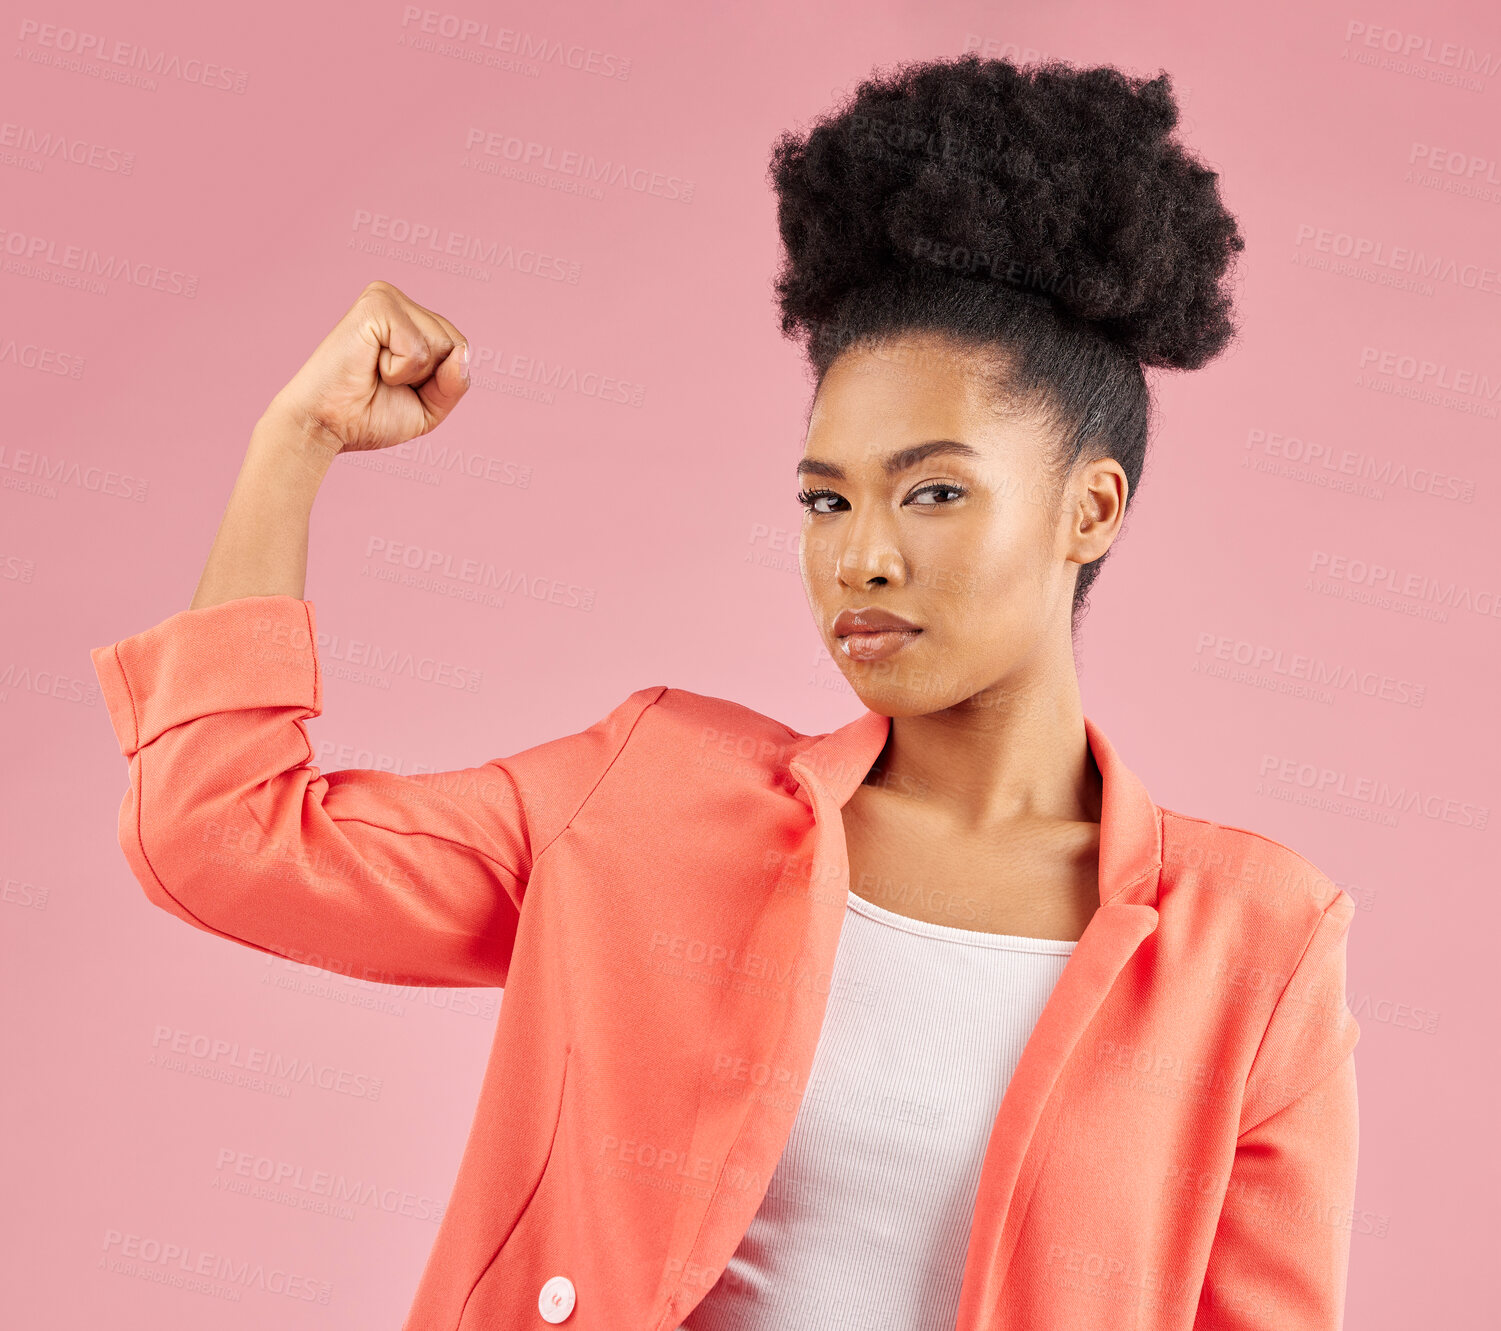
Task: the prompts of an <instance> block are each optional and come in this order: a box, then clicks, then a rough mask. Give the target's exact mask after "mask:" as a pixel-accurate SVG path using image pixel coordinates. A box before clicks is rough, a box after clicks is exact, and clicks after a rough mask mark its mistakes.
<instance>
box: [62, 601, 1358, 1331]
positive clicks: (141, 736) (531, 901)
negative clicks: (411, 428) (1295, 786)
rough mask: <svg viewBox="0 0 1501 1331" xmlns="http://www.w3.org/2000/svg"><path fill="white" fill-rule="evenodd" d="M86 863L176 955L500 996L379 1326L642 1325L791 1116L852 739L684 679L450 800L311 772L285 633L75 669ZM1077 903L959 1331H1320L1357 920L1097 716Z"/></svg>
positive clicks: (1299, 864) (718, 1250) (837, 854)
mask: <svg viewBox="0 0 1501 1331" xmlns="http://www.w3.org/2000/svg"><path fill="white" fill-rule="evenodd" d="M91 655H92V659H93V662H94V666H95V669H96V671H97V673H98V676H99V681H100V684H101V686H102V688H103V696H104V698H105V701H106V704H107V706H108V710H109V715H110V720H111V722H112V724H113V727H114V731H115V734H116V736H117V738H118V740H119V743H120V750H121V752H122V753H123V754H124V755H125V756H126V758H128V759H129V769H130V789H129V791H128V792H127V793H126V795H125V798H124V801H123V803H122V804H121V806H120V816H119V840H120V845H121V847H122V849H123V850H124V853H125V857H126V859H127V861H128V863H129V865H130V868H131V870H132V872H133V873H134V875H135V877H136V879H137V881H138V882H139V883H140V885H141V886H142V888H144V889H145V893H146V895H147V897H148V898H149V899H150V900H151V901H152V902H154V903H155V904H156V905H158V906H160V907H162V908H163V909H164V910H168V911H171V912H172V914H174V915H176V916H178V917H180V918H181V919H183V920H185V921H187V922H188V923H189V924H191V925H194V926H195V927H197V928H199V929H202V930H205V931H206V932H208V933H212V934H217V935H218V936H219V937H221V938H227V939H230V940H232V941H234V942H236V943H241V944H244V945H245V946H247V947H253V948H257V949H259V950H261V951H263V952H269V953H272V954H275V955H277V956H281V957H288V958H293V959H295V960H297V961H300V962H304V963H311V964H314V965H316V966H320V967H323V968H325V969H328V970H332V971H338V972H342V973H345V974H349V975H356V976H361V977H366V978H368V979H370V980H374V981H379V982H383V983H388V984H400V985H440V986H476V985H486V986H501V987H503V988H504V989H505V995H504V1000H503V1002H502V1003H501V1006H500V1013H499V1016H498V1018H497V1023H496V1030H495V1041H494V1046H493V1050H492V1052H491V1055H490V1061H489V1065H488V1067H487V1069H486V1072H485V1076H484V1080H483V1086H482V1090H481V1094H480V1101H479V1105H478V1108H477V1112H476V1115H475V1118H474V1121H473V1125H472V1128H471V1131H470V1135H469V1138H468V1141H467V1144H466V1146H465V1149H464V1153H463V1158H462V1162H461V1166H460V1170H459V1174H458V1178H457V1181H456V1183H455V1185H454V1190H453V1194H452V1199H451V1201H450V1204H449V1206H448V1209H447V1211H446V1213H445V1214H444V1216H443V1219H442V1223H441V1225H440V1226H439V1229H438V1233H437V1238H436V1240H435V1242H434V1246H433V1249H432V1252H431V1256H430V1257H429V1259H428V1262H427V1264H426V1267H425V1268H424V1271H423V1274H422V1277H421V1280H420V1282H419V1284H418V1287H417V1291H416V1297H415V1301H414V1303H413V1305H412V1308H411V1311H410V1313H409V1315H408V1317H407V1319H406V1321H405V1324H404V1326H405V1331H481V1328H484V1329H485V1331H515V1329H516V1328H526V1327H533V1326H535V1327H543V1326H546V1325H548V1324H551V1323H557V1322H563V1323H565V1324H567V1325H571V1326H575V1327H578V1328H598V1329H600V1331H673V1328H675V1327H677V1326H678V1325H679V1324H680V1323H681V1322H682V1321H683V1320H684V1319H685V1318H686V1317H688V1316H689V1314H690V1313H691V1312H692V1310H693V1308H694V1306H695V1305H696V1304H697V1303H698V1302H699V1300H700V1299H702V1298H703V1296H704V1294H705V1293H706V1291H707V1290H708V1289H709V1287H710V1286H711V1285H713V1284H714V1282H715V1281H716V1280H717V1279H718V1277H719V1275H720V1273H721V1272H722V1271H723V1270H724V1268H725V1263H726V1261H727V1260H728V1259H729V1257H730V1256H731V1254H732V1253H733V1252H734V1251H735V1248H736V1246H737V1245H738V1244H739V1242H740V1240H741V1237H742V1236H743V1235H744V1234H745V1232H746V1229H747V1227H748V1226H749V1224H750V1221H751V1218H752V1216H753V1215H754V1214H755V1211H756V1209H757V1206H758V1205H759V1204H760V1202H761V1199H762V1196H763V1195H764V1193H765V1191H766V1188H767V1185H768V1183H769V1181H770V1177H771V1173H772V1170H773V1169H774V1168H775V1167H776V1164H777V1161H778V1159H779V1157H780V1154H781V1152H782V1150H783V1148H784V1146H785V1144H786V1142H787V1139H788V1136H789V1133H790V1130H791V1127H792V1121H793V1116H794V1114H795V1113H796V1111H797V1106H798V1103H799V1099H800V1097H801V1095H802V1093H803V1091H804V1089H805V1085H806V1079H807V1076H808V1072H809V1068H810V1065H811V1062H812V1058H813V1053H814V1047H815V1045H816V1043H817V1040H818V1035H819V1029H820V1025H821V1023H822V1020H823V1014H824V1010H825V1005H826V1002H827V999H828V992H829V979H830V974H831V970H832V967H833V963H834V957H835V947H836V944H837V942H838V939H839V932H840V926H841V923H842V921H843V919H844V915H845V907H846V901H847V894H848V890H849V888H848V879H849V870H848V861H847V858H846V847H845V841H844V831H843V824H842V820H841V817H840V808H841V806H842V805H843V804H844V803H845V802H846V801H847V800H848V799H849V797H850V795H851V794H852V793H853V792H854V791H855V790H856V789H857V787H858V786H859V785H860V784H861V781H862V779H863V778H864V776H865V775H866V773H867V772H868V771H869V770H870V768H871V766H872V765H873V763H874V762H875V759H876V757H877V756H878V755H879V753H880V751H881V748H882V745H883V744H884V742H885V739H886V735H887V730H888V726H889V724H890V723H889V718H887V717H885V716H883V715H881V714H879V713H876V712H872V711H866V712H865V713H864V714H863V715H861V716H859V717H857V718H856V719H855V720H853V721H851V722H849V723H848V724H847V725H844V726H841V727H840V728H838V729H837V730H834V731H832V732H831V733H829V734H824V735H816V736H809V735H802V734H799V733H798V732H796V731H794V730H791V729H789V728H788V727H786V726H783V725H780V724H778V723H777V722H775V721H773V720H770V719H769V718H767V717H765V716H762V715H760V714H759V713H757V712H754V711H752V710H750V709H749V708H746V707H742V706H739V705H738V704H736V703H733V702H728V701H725V700H723V699H720V698H711V697H704V696H702V695H700V694H696V693H691V692H688V691H687V690H684V689H674V688H668V687H665V686H662V685H656V686H653V687H651V688H643V689H638V690H637V691H636V692H634V693H632V694H631V695H630V696H629V697H628V698H626V699H625V700H624V701H623V702H621V703H620V704H619V705H618V706H616V707H615V708H614V710H613V711H611V712H610V713H609V715H608V716H605V717H603V718H602V719H601V720H599V721H598V722H596V723H595V724H594V725H591V726H590V727H589V728H588V729H587V730H584V731H582V732H580V733H578V734H571V735H566V736H563V737H562V738H559V739H554V740H551V741H549V742H547V743H544V744H539V745H537V746H536V747H534V748H530V749H527V750H526V751H525V752H522V753H518V754H515V755H514V756H512V757H509V758H496V759H492V760H490V761H488V762H485V763H482V764H480V765H479V766H476V767H472V768H467V769H463V770H459V771H452V772H443V773H428V774H421V775H398V774H394V773H391V772H380V771H367V770H348V771H331V772H319V770H318V769H317V768H316V767H315V766H313V765H312V764H311V759H312V757H313V751H312V749H311V747H310V746H309V743H308V735H307V731H306V729H305V725H304V723H305V722H306V721H307V720H308V719H309V718H310V717H316V716H318V715H319V714H320V711H321V705H322V677H321V675H320V673H319V663H318V652H317V631H316V628H315V621H314V617H313V606H312V603H311V602H309V601H304V600H298V599H296V598H293V597H289V596H269V597H262V596H257V597H245V598H241V599H237V600H233V601H228V602H225V603H223V604H220V605H217V606H209V607H205V608H202V609H197V610H185V611H182V612H179V613H177V614H174V615H172V616H171V617H170V618H169V619H167V620H165V621H163V622H162V623H160V624H158V625H157V626H155V627H153V628H150V629H147V630H145V631H143V632H140V633H137V634H136V635H135V636H133V637H128V638H124V639H122V640H121V641H119V642H116V643H113V644H111V645H109V646H104V647H98V648H95V649H94V650H93V651H92V653H91ZM1085 730H1086V733H1087V736H1088V742H1089V746H1090V749H1091V750H1092V751H1093V753H1094V757H1095V761H1096V763H1097V764H1098V765H1099V769H1100V773H1101V775H1102V777H1103V778H1104V804H1103V809H1102V814H1101V819H1100V865H1099V883H1100V905H1099V909H1098V910H1097V911H1096V912H1095V914H1094V916H1093V918H1092V919H1091V921H1090V923H1089V926H1088V928H1087V929H1086V930H1085V931H1084V935H1083V937H1082V938H1080V939H1079V941H1078V944H1077V946H1076V948H1075V950H1074V951H1073V953H1072V954H1071V955H1070V957H1069V959H1068V962H1067V964H1066V965H1065V967H1064V969H1063V972H1062V975H1061V977H1060V979H1059V982H1058V984H1057V986H1056V988H1055V990H1054V991H1053V993H1052V995H1051V996H1050V998H1049V1000H1048V1002H1047V1005H1046V1007H1045V1008H1044V1010H1043V1012H1042V1015H1041V1018H1040V1020H1039V1021H1038V1023H1037V1025H1036V1027H1035V1029H1034V1031H1033V1033H1032V1035H1031V1038H1030V1039H1029V1040H1028V1042H1027V1045H1026V1048H1025V1051H1024V1052H1023V1054H1022V1057H1021V1061H1020V1064H1019V1066H1018V1067H1017V1069H1016V1072H1015V1075H1014V1076H1013V1077H1012V1079H1011V1081H1010V1083H1009V1084H1008V1085H1007V1087H1006V1089H1005V1094H1004V1096H1003V1097H1002V1099H1001V1103H1000V1108H999V1112H998V1113H997V1115H996V1119H995V1125H994V1128H993V1129H992V1131H991V1134H990V1137H989V1139H988V1145H987V1148H986V1152H985V1157H984V1165H983V1169H982V1172H981V1175H980V1181H979V1190H978V1195H977V1196H976V1198H975V1203H974V1216H973V1222H972V1227H971V1231H970V1236H969V1246H968V1250H967V1257H966V1261H965V1267H964V1279H963V1286H962V1291H961V1294H960V1299H959V1307H958V1317H957V1331H1002V1329H1003V1328H1004V1329H1006V1331H1047V1329H1048V1328H1056V1331H1081V1329H1082V1328H1091V1329H1093V1331H1100V1329H1106V1331H1109V1329H1114V1328H1119V1329H1120V1331H1126V1328H1130V1329H1131V1331H1147V1329H1148V1328H1151V1329H1161V1331H1168V1329H1169V1328H1181V1329H1182V1331H1188V1329H1189V1328H1194V1329H1195V1331H1249V1329H1250V1328H1267V1327H1276V1328H1278V1329H1279V1331H1315V1329H1316V1328H1317V1331H1334V1329H1335V1328H1338V1327H1339V1326H1340V1324H1341V1320H1342V1311H1343V1303H1344V1290H1345V1278H1346V1267H1347V1261H1348V1254H1349V1241H1350V1220H1351V1216H1352V1205H1353V1194H1354V1188H1355V1169H1356V1146H1357V1117H1356V1094H1355V1064H1354V1059H1353V1053H1352V1051H1353V1050H1354V1047H1355V1043H1356V1040H1357V1038H1358V1035H1359V1030H1358V1027H1357V1024H1356V1022H1355V1019H1354V1017H1353V1016H1352V1014H1351V1012H1350V1010H1349V1008H1348V1007H1347V1005H1346V1001H1345V951H1346V947H1345V943H1346V936H1347V932H1348V930H1349V927H1350V922H1351V919H1352V918H1353V914H1354V903H1353V901H1352V900H1351V898H1350V897H1349V895H1348V894H1347V893H1345V892H1343V891H1341V890H1339V889H1337V888H1336V887H1335V886H1334V884H1333V883H1331V882H1330V880H1329V879H1328V878H1327V877H1326V876H1325V875H1323V874H1322V873H1320V872H1319V871H1318V870H1317V869H1315V868H1314V867H1313V866H1312V865H1311V864H1309V863H1308V861H1306V860H1304V859H1302V858H1301V857H1299V856H1298V855H1297V854H1295V853H1294V852H1293V851H1291V850H1289V849H1287V848H1286V847H1285V846H1282V845H1279V844H1278V843H1277V842H1275V841H1271V840H1268V839H1267V838H1266V837H1263V836H1259V835H1257V834H1256V833H1254V832H1248V831H1244V830H1242V829H1240V828H1235V827H1227V826H1224V825H1222V824H1219V823H1214V822H1210V821H1206V820H1204V819H1201V818H1193V817H1189V816H1188V815H1185V814H1181V813H1175V812H1174V811H1172V810H1170V809H1164V808H1161V807H1159V806H1157V805H1156V804H1154V803H1153V801H1152V800H1151V798H1150V797H1149V796H1148V794H1147V791H1146V790H1145V788H1144V787H1143V785H1142V783H1141V781H1140V780H1138V779H1137V777H1136V776H1135V775H1133V774H1132V772H1131V771H1130V770H1128V768H1127V767H1126V765H1125V764H1124V763H1123V762H1122V761H1121V759H1120V758H1119V757H1118V756H1117V754H1116V752H1115V750H1114V749H1113V748H1112V747H1111V745H1110V744H1109V742H1108V741H1107V740H1106V738H1105V736H1104V734H1103V733H1102V732H1101V730H1100V728H1099V726H1098V725H1096V724H1095V723H1094V722H1093V721H1090V720H1086V722H1085Z"/></svg>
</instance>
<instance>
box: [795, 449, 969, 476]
mask: <svg viewBox="0 0 1501 1331" xmlns="http://www.w3.org/2000/svg"><path fill="white" fill-rule="evenodd" d="M941 453H950V454H954V455H956V456H958V457H966V458H978V457H979V456H980V453H979V450H978V449H975V448H971V447H970V446H969V445H968V444H964V443H960V442H959V441H958V440H957V439H929V440H927V441H926V442H925V443H921V444H912V445H910V446H909V447H907V448H899V449H897V450H896V452H894V453H888V454H887V455H886V457H885V459H884V461H883V462H882V464H881V465H882V467H883V468H884V469H885V471H886V474H887V475H888V476H895V475H897V474H898V473H899V472H903V471H906V470H907V468H908V467H915V466H916V465H917V464H918V463H919V462H926V461H927V460H928V458H930V457H934V456H936V455H938V454H941ZM797 474H798V476H799V477H802V476H824V477H827V478H828V479H829V480H834V481H842V480H845V479H846V477H845V474H844V468H843V467H840V466H838V465H837V464H835V463H833V462H824V461H822V460H821V459H819V458H803V459H802V460H801V461H800V462H799V463H798V464H797Z"/></svg>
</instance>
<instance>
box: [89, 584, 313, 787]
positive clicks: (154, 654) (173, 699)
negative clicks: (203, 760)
mask: <svg viewBox="0 0 1501 1331" xmlns="http://www.w3.org/2000/svg"><path fill="white" fill-rule="evenodd" d="M89 657H90V659H91V660H92V661H93V663H94V673H95V674H96V675H98V677H99V687H100V690H101V692H102V693H103V696H104V704H105V707H106V708H107V709H108V711H109V718H110V724H111V725H112V726H113V727H114V731H115V738H116V739H117V740H118V741H119V744H120V752H121V753H122V754H124V755H125V757H127V758H129V757H132V756H133V755H134V754H135V753H136V752H137V751H138V750H139V749H141V748H142V747H144V746H145V745H147V744H149V743H151V741H152V740H154V739H155V738H156V737H157V736H158V735H160V734H162V733H163V732H164V731H167V730H170V729H171V728H172V727H173V726H177V725H181V724H182V723H183V722H184V721H192V720H194V719H196V718H198V717H200V716H206V715H208V714H210V713H213V712H232V711H242V710H246V709H249V708H255V707H300V708H302V709H303V710H304V711H305V712H306V714H307V715H309V716H318V715H319V714H320V713H321V712H322V710H323V676H322V672H321V671H320V670H319V668H318V631H317V625H316V621H315V619H314V614H313V603H312V602H311V601H306V600H299V599H298V598H297V597H295V596H242V597H237V598H235V599H234V600H232V601H223V602H220V604H218V605H211V606H204V607H203V608H202V609H198V610H180V611H178V613H177V614H175V615H172V616H170V617H169V618H167V619H164V620H163V621H162V622H161V623H160V624H157V625H154V626H153V627H151V628H149V629H145V630H143V631H142V632H140V633H137V634H134V635H133V636H131V637H129V638H121V639H120V640H119V641H118V642H113V643H109V644H107V645H105V646H102V647H94V648H92V649H90V651H89Z"/></svg>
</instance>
